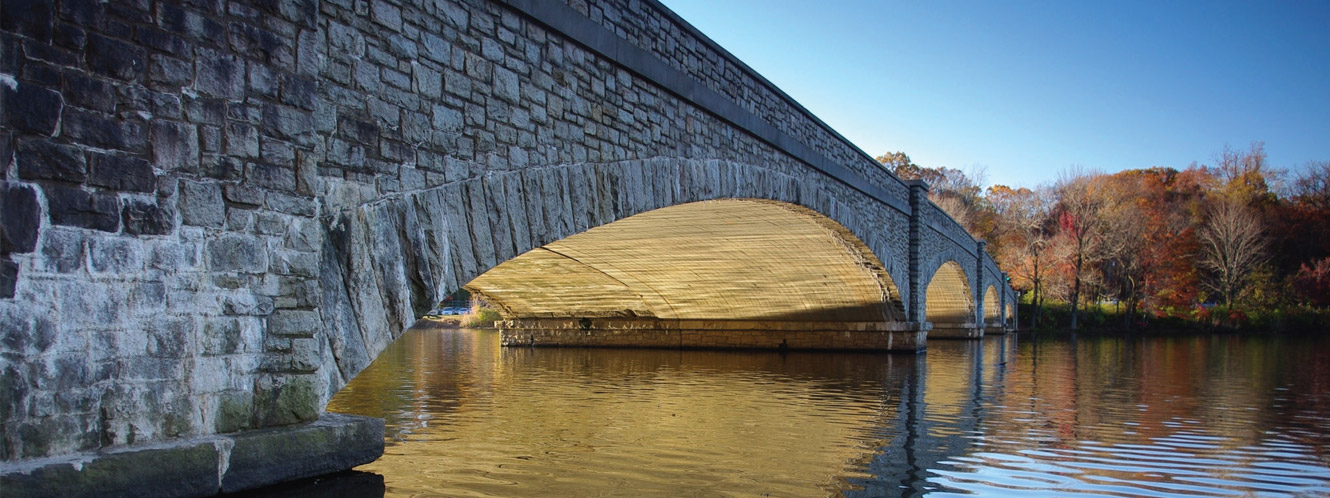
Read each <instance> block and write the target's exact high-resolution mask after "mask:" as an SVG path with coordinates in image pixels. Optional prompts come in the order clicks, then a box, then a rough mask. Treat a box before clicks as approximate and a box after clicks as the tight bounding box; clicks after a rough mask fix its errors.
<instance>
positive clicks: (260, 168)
mask: <svg viewBox="0 0 1330 498" xmlns="http://www.w3.org/2000/svg"><path fill="white" fill-rule="evenodd" d="M294 166H295V165H291V166H288V167H283V166H276V165H272V164H265V163H258V162H253V163H249V164H248V165H246V167H245V182H246V183H247V184H249V185H252V186H254V187H259V188H263V189H265V190H279V191H282V192H294V191H295V190H296V172H295V168H294Z"/></svg>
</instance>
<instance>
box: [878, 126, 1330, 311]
mask: <svg viewBox="0 0 1330 498" xmlns="http://www.w3.org/2000/svg"><path fill="white" fill-rule="evenodd" d="M877 159H878V161H879V162H881V163H882V164H883V166H884V167H885V168H887V169H889V170H891V171H892V172H894V173H896V174H897V175H899V176H900V177H901V178H903V179H922V180H924V181H926V182H928V183H929V185H930V186H931V188H930V192H929V198H930V199H931V200H932V201H933V202H934V203H935V204H937V205H938V206H939V207H941V208H943V209H944V210H945V211H947V212H948V213H949V214H951V215H952V216H953V217H954V218H956V219H957V220H958V221H960V222H961V224H962V226H964V227H965V228H966V229H967V230H969V231H970V233H971V235H973V236H975V237H976V238H980V239H984V240H987V241H988V248H989V251H990V252H991V253H992V254H993V256H994V258H995V259H996V260H997V262H998V264H999V266H1001V268H1002V269H1003V270H1004V271H1006V272H1007V273H1008V274H1009V275H1010V276H1011V277H1012V286H1013V287H1015V288H1016V289H1018V290H1020V291H1022V292H1023V293H1024V298H1025V300H1028V302H1029V303H1030V304H1031V306H1032V309H1031V313H1030V314H1028V315H1026V316H1029V317H1030V318H1031V319H1032V323H1039V316H1040V310H1041V309H1042V308H1043V306H1044V303H1045V301H1046V300H1052V301H1053V302H1058V301H1062V302H1065V303H1067V304H1068V305H1070V308H1071V318H1070V326H1071V327H1072V328H1078V327H1080V326H1081V325H1082V316H1081V312H1082V310H1083V309H1084V307H1085V306H1088V305H1092V304H1096V303H1098V304H1102V303H1103V300H1105V299H1108V300H1111V302H1113V303H1115V305H1114V306H1115V309H1117V310H1119V311H1120V312H1121V313H1122V324H1123V326H1124V327H1128V328H1129V327H1134V326H1136V323H1140V322H1145V321H1149V319H1150V317H1161V316H1170V317H1180V318H1193V317H1199V316H1202V315H1204V314H1206V313H1209V311H1207V310H1205V309H1202V308H1201V304H1202V303H1205V302H1213V301H1220V302H1222V303H1223V304H1224V305H1225V306H1226V307H1227V308H1229V309H1230V310H1235V309H1236V308H1237V307H1240V306H1241V307H1251V306H1255V307H1265V308H1269V307H1271V306H1297V305H1304V306H1330V161H1322V162H1314V163H1309V164H1307V165H1305V167H1303V168H1302V171H1301V172H1300V173H1298V174H1297V175H1296V176H1295V177H1294V178H1293V179H1292V180H1291V181H1289V182H1285V181H1284V173H1283V171H1282V170H1278V169H1274V168H1272V167H1271V166H1270V165H1269V164H1268V162H1267V156H1266V154H1265V146H1264V144H1263V143H1261V142H1253V143H1252V144H1251V145H1250V146H1249V147H1247V148H1246V149H1234V148H1230V147H1225V148H1224V149H1223V150H1222V151H1221V152H1220V153H1219V154H1218V155H1217V156H1216V157H1215V158H1214V162H1213V165H1198V164H1192V165H1191V166H1189V167H1187V168H1185V169H1182V170H1178V169H1174V168H1164V167H1153V168H1147V169H1134V170H1124V171H1121V172H1118V173H1114V174H1100V173H1094V172H1084V171H1081V170H1077V169H1073V170H1069V171H1067V172H1064V173H1063V174H1062V175H1061V176H1060V177H1059V179H1058V181H1057V182H1056V183H1055V184H1054V185H1052V186H1044V187H1039V188H1036V189H1028V188H1011V187H1007V186H1003V185H995V186H992V187H989V188H988V189H986V190H982V189H981V184H982V183H983V181H984V179H983V175H982V172H980V173H970V174H967V173H965V172H962V171H959V170H955V169H951V168H945V167H934V168H930V167H923V166H920V165H918V164H915V163H914V162H912V161H911V160H910V158H909V156H907V155H905V154H904V153H901V152H893V153H890V154H885V155H883V156H879V157H878V158H877ZM1235 312H1237V311H1235Z"/></svg>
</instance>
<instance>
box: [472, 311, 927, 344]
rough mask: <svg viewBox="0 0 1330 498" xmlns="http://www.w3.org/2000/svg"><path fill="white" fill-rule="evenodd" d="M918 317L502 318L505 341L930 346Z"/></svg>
mask: <svg viewBox="0 0 1330 498" xmlns="http://www.w3.org/2000/svg"><path fill="white" fill-rule="evenodd" d="M918 325H919V324H915V323H903V322H896V323H887V322H775V321H758V320H661V319H651V318H648V319H642V318H527V319H516V320H503V321H500V322H498V327H499V333H500V337H501V339H500V340H501V342H502V344H503V345H504V346H534V347H547V346H561V347H635V348H660V349H773V350H824V351H825V350H842V351H908V352H918V351H922V350H923V349H924V345H925V336H926V334H927V330H926V328H922V327H919V326H918Z"/></svg>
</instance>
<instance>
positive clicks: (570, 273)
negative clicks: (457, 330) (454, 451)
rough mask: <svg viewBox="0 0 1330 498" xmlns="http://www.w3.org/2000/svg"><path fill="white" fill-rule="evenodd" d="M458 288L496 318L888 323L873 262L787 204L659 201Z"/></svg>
mask: <svg viewBox="0 0 1330 498" xmlns="http://www.w3.org/2000/svg"><path fill="white" fill-rule="evenodd" d="M466 288H467V289H468V290H469V291H471V292H473V293H475V294H478V295H480V296H482V297H484V298H485V299H486V300H488V301H489V302H490V303H492V304H494V305H496V306H498V307H499V308H500V313H501V314H503V315H504V316H505V318H560V317H644V318H660V319H717V320H788V321H818V320H834V321H863V322H883V321H887V322H897V321H903V320H904V313H903V312H902V307H901V304H900V297H899V296H900V295H899V293H898V292H897V287H896V285H895V283H894V282H892V281H891V279H890V277H888V275H887V273H886V271H885V270H884V269H883V266H882V263H881V262H880V261H879V259H878V258H877V257H876V256H874V255H873V253H872V252H871V251H870V250H869V249H868V247H867V246H865V245H864V244H863V243H862V242H861V241H860V240H859V239H858V238H857V237H855V236H854V235H853V234H851V233H850V232H849V231H848V230H846V229H845V228H844V227H842V226H841V225H840V224H838V223H836V222H834V221H832V220H830V219H828V218H826V217H825V216H822V215H820V214H818V213H816V212H813V211H810V210H808V209H805V208H802V207H799V206H795V205H792V204H786V203H780V202H773V201H765V200H754V199H724V200H715V201H703V202H695V203H689V204H681V205H677V206H672V207H667V208H662V209H658V210H654V211H649V212H645V213H641V214H638V215H635V216H631V217H628V218H624V219H622V220H619V221H616V222H614V223H610V224H607V225H603V226H600V227H596V228H592V229H590V230H588V231H586V232H583V233H580V234H577V235H573V236H570V237H567V238H565V239H563V240H559V241H556V242H553V243H550V244H548V245H546V246H543V247H539V248H536V249H534V250H531V251H529V252H527V253H525V254H522V255H520V256H518V257H516V258H513V259H512V260H509V261H507V262H505V263H503V264H500V265H498V266H496V267H494V268H493V269H491V270H489V271H488V272H485V273H484V274H482V275H481V276H479V277H477V278H476V279H475V280H472V281H471V282H470V283H469V284H467V285H466Z"/></svg>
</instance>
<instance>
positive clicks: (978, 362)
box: [328, 329, 1330, 497]
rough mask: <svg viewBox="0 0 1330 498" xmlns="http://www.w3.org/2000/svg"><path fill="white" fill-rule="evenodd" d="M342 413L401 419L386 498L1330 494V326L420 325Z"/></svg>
mask: <svg viewBox="0 0 1330 498" xmlns="http://www.w3.org/2000/svg"><path fill="white" fill-rule="evenodd" d="M328 409H329V410H330V411H335V412H343V413H355V414H360V415H369V416H374V417H382V418H384V419H386V420H387V447H386V449H385V451H384V455H383V457H382V458H380V459H379V460H378V461H376V462H373V463H371V464H368V465H364V466H362V467H359V468H358V470H361V471H364V472H371V473H374V474H378V475H381V476H382V483H383V484H382V488H381V489H382V490H383V491H384V493H385V494H386V495H387V496H439V495H441V496H603V495H611V496H639V495H664V496H721V495H725V496H730V495H739V496H825V495H846V496H920V495H929V496H954V495H978V496H1150V497H1167V496H1238V497H1241V496H1330V340H1326V339H1319V340H1314V339H1291V338H1264V337H1231V336H1213V337H1180V338H1144V339H1142V338H1135V339H1122V338H1102V337H1095V338H1087V337H1081V338H1079V339H1069V338H1063V339H1032V338H1026V337H1021V338H1019V339H1018V338H1017V336H1016V335H1014V334H1013V335H1008V336H1005V337H988V338H985V339H984V340H983V341H939V340H934V341H929V343H928V351H927V352H926V353H925V354H920V355H913V354H889V353H884V354H856V353H850V354H847V353H812V352H789V353H784V354H782V353H776V352H727V351H659V350H624V349H530V348H503V347H500V346H499V339H498V335H497V334H496V333H494V332H491V331H480V330H465V329H463V330H411V331H408V332H407V333H406V334H405V335H404V336H403V337H402V338H401V339H399V340H398V341H397V342H395V343H393V344H392V345H391V346H390V347H389V348H388V349H387V350H386V351H384V352H383V353H382V354H381V355H380V356H379V358H378V359H377V360H376V361H375V362H374V364H373V365H371V366H370V367H369V368H368V369H366V370H365V371H364V372H362V373H361V374H360V375H359V376H357V377H356V378H355V379H354V380H353V381H352V382H351V383H350V384H349V385H347V386H346V388H345V389H343V390H342V391H341V392H340V393H338V394H337V395H336V396H335V397H334V398H333V399H332V401H331V402H330V404H329V406H328ZM362 475H365V474H362ZM373 477H375V478H376V479H377V478H378V477H377V476H373Z"/></svg>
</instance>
